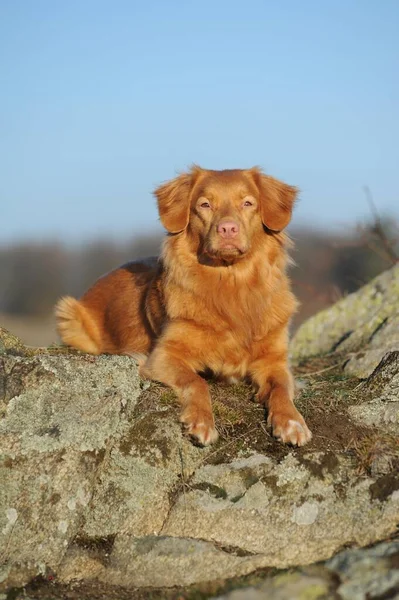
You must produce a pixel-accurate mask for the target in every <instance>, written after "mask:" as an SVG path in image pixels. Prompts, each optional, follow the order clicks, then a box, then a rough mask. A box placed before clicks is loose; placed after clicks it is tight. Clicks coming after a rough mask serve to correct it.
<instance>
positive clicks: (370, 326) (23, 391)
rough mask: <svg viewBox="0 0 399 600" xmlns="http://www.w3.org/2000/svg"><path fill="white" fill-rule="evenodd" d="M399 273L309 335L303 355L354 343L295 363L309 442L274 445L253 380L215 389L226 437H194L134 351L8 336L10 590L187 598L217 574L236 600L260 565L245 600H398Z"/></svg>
mask: <svg viewBox="0 0 399 600" xmlns="http://www.w3.org/2000/svg"><path fill="white" fill-rule="evenodd" d="M398 274H399V270H398V268H397V267H395V268H393V269H391V271H388V272H387V273H385V274H383V275H381V276H380V277H379V278H377V279H376V280H375V281H374V282H372V283H371V284H369V285H368V286H365V288H364V289H363V291H359V292H358V295H356V294H355V295H352V296H351V297H348V298H346V299H344V300H342V301H341V302H340V303H338V305H337V306H336V307H334V308H332V309H330V310H329V311H327V312H325V313H324V316H323V315H321V316H316V317H315V318H314V319H311V320H310V321H309V324H305V325H304V327H303V328H301V329H300V331H299V332H298V334H297V337H296V341H295V346H294V355H295V356H296V360H297V362H300V361H303V360H304V359H305V357H309V355H312V354H320V353H323V352H330V351H331V350H334V351H336V352H338V354H337V355H336V354H334V353H333V354H332V356H331V357H327V358H320V357H318V358H316V359H312V360H311V359H309V358H306V360H307V361H308V362H307V363H306V365H307V366H299V367H297V372H298V375H299V376H300V377H301V380H302V381H303V382H304V385H302V386H301V387H300V389H299V390H298V394H297V403H298V406H299V407H300V409H301V410H302V411H303V412H304V414H305V416H306V418H307V419H308V421H309V424H310V426H311V428H312V429H313V434H314V436H313V439H312V441H311V442H310V443H309V445H308V446H306V447H305V448H295V449H293V448H290V447H287V446H284V445H282V444H280V443H279V442H277V441H275V440H273V439H272V437H271V436H270V434H269V433H268V431H267V428H266V423H265V420H264V413H263V410H262V408H261V407H259V405H257V404H255V403H251V402H250V397H251V395H252V392H251V389H250V387H249V386H246V385H244V384H240V385H235V386H234V385H230V386H223V385H221V384H217V383H212V382H211V383H210V386H211V395H212V397H213V404H214V409H215V417H216V423H217V426H218V428H219V430H220V433H221V436H220V440H219V442H218V443H217V444H216V445H214V446H212V447H208V448H199V447H196V446H194V445H193V444H191V442H190V440H189V439H187V438H186V437H184V436H183V435H182V431H181V427H180V424H179V422H178V408H177V407H176V401H175V398H174V395H173V392H171V391H170V390H168V389H166V388H164V387H163V386H161V385H159V384H156V383H152V384H148V382H146V383H144V382H141V381H140V379H139V377H138V371H137V365H136V363H135V361H134V360H133V359H131V358H129V357H121V356H98V357H94V356H88V355H83V354H81V353H77V352H69V351H68V350H66V349H57V348H55V349H48V350H47V351H44V350H35V351H30V350H29V351H27V350H26V349H24V347H23V345H22V346H21V345H19V344H18V341H16V342H15V341H13V338H12V336H11V337H9V336H8V337H7V336H5V335H3V331H2V330H1V331H0V333H1V335H0V343H1V344H2V346H1V345H0V481H1V486H0V593H2V592H7V594H8V593H10V594H11V595H12V597H13V598H15V600H18V599H19V598H23V597H28V598H29V597H32V598H34V597H36V596H35V594H36V591H37V590H39V591H40V594H42V595H39V597H40V598H43V600H44V599H46V598H47V599H48V600H50V599H51V600H54V599H61V598H65V597H68V598H86V599H87V600H90V599H91V600H94V599H95V598H96V599H97V598H100V597H103V598H118V600H120V599H121V598H129V597H131V596H133V595H137V594H138V593H140V594H141V593H142V594H145V593H146V592H145V590H147V589H148V588H154V589H155V588H156V589H157V590H158V592H159V596H158V597H160V598H172V597H173V594H174V593H175V591H176V589H177V588H179V589H181V590H185V589H187V588H188V587H190V590H192V591H193V593H194V592H195V590H196V589H197V588H196V586H199V587H198V589H200V587H201V586H204V585H205V584H206V585H207V586H208V588H203V587H202V588H201V589H207V590H213V592H212V593H218V594H219V595H222V597H229V598H230V597H231V598H233V600H234V599H236V600H237V599H239V598H240V597H244V596H242V593H243V592H241V591H239V590H238V589H237V590H235V591H234V592H233V594H232V595H230V596H226V594H227V592H225V596H223V593H224V592H223V585H224V582H225V581H226V579H231V580H232V581H233V582H234V584H233V585H237V586H242V581H241V580H240V579H239V578H242V577H246V578H247V577H252V576H253V575H252V574H253V573H254V572H255V571H256V572H258V570H259V569H262V571H261V572H262V577H261V578H260V580H259V577H258V580H257V582H256V583H255V584H248V583H247V587H248V589H247V591H246V592H245V593H246V594H247V595H246V596H245V598H251V597H253V598H277V599H281V600H284V599H285V598H292V597H295V598H302V597H303V598H328V597H337V594H339V595H340V597H342V598H343V599H346V598H353V599H355V600H356V599H357V598H364V599H366V598H370V599H372V598H375V599H376V600H377V598H378V595H377V592H376V590H377V588H378V589H381V590H382V591H381V594H382V595H384V597H392V598H394V595H392V594H393V592H392V590H394V587H395V585H397V580H396V572H395V569H394V563H395V561H396V560H397V555H398V552H397V547H396V546H395V544H396V543H397V542H393V541H392V540H390V537H391V536H392V535H394V534H395V532H396V531H397V524H398V522H399V476H398V472H399V471H398V467H399V448H398V443H397V440H398V433H399V418H398V392H399V379H398V371H399V348H398V347H397V331H396V329H395V327H396V325H395V323H396V319H397V315H398V311H397V308H398V294H397V290H398V289H399V288H398V285H399V283H398V282H399V275H398ZM372 309H373V312H372V313H370V311H371V310H372ZM395 311H396V312H395ZM370 315H371V317H370ZM348 332H350V333H348ZM7 335H8V334H7ZM1 336H3V337H1ZM311 336H315V339H311ZM4 340H6V341H4ZM7 340H8V341H7ZM9 340H11V341H9ZM395 340H396V341H395ZM377 357H379V358H378V360H377ZM348 361H349V362H348ZM356 361H357V362H356ZM359 361H360V362H359ZM376 361H377V364H375V362H376ZM373 365H374V366H373ZM370 369H371V370H370ZM354 373H356V374H357V377H359V378H361V381H360V379H358V378H356V377H355V376H354ZM383 540H385V542H384V543H385V545H383V544H379V542H381V541H383ZM369 546H371V547H370V548H369ZM342 547H350V548H351V549H350V550H345V552H340V550H341V549H342ZM337 553H338V554H337ZM321 561H326V562H325V563H324V564H321ZM373 561H374V562H373ZM374 563H375V564H376V565H377V566H376V570H375V573H374V574H373V569H372V568H370V565H371V564H374ZM395 564H396V563H395ZM367 565H368V566H367ZM287 568H289V569H290V570H289V572H285V571H282V569H287ZM277 569H279V571H277ZM263 570H264V571H263ZM49 577H50V580H51V582H52V583H51V585H52V587H51V588H49V587H48V586H49V585H50V584H49V583H48V581H49ZM254 577H255V576H254ZM38 578H39V579H38ZM40 578H41V579H40ZM237 578H238V579H237ZM215 582H219V584H218V587H217V588H216V587H215V585H216V584H215ZM46 586H47V587H46ZM361 586H363V587H361ZM218 590H219V591H218ZM158 592H157V593H158ZM195 593H196V592H195ZM209 593H210V592H209ZM46 594H47V595H46ZM240 594H241V596H240ZM362 594H363V595H362ZM10 597H11V596H10ZM138 597H139V598H141V597H145V596H140V595H139V596H138ZM380 597H382V596H380Z"/></svg>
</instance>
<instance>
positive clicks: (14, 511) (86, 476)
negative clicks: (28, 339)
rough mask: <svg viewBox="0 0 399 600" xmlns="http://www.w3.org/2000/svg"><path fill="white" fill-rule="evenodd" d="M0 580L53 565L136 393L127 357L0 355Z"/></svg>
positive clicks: (19, 580)
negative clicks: (24, 356) (25, 356)
mask: <svg viewBox="0 0 399 600" xmlns="http://www.w3.org/2000/svg"><path fill="white" fill-rule="evenodd" d="M0 381H1V386H0V394H1V395H0V402H1V404H0V406H1V407H2V409H1V419H0V440H1V443H0V448H1V454H0V481H1V482H2V485H1V487H0V548H1V549H2V550H1V555H0V556H1V560H0V565H1V567H0V581H5V580H7V582H8V585H10V584H12V585H17V584H18V585H21V584H23V583H25V582H26V581H28V580H29V579H30V578H31V577H32V576H34V575H37V574H39V573H44V572H45V571H46V569H49V568H50V569H54V570H55V569H56V568H57V567H58V565H59V563H60V560H61V559H62V557H63V555H64V554H65V551H66V548H67V547H68V544H69V543H70V541H71V539H73V537H74V536H75V535H76V533H77V532H78V530H79V526H80V524H81V521H82V518H84V515H85V513H86V512H88V511H90V506H89V504H90V501H91V498H92V495H93V486H94V483H95V481H96V478H97V469H98V468H99V465H100V464H101V462H102V460H103V459H104V456H105V454H106V453H107V452H109V451H110V440H112V442H111V445H112V444H113V442H114V440H118V439H120V438H121V437H122V436H123V434H124V433H125V432H126V431H127V430H128V427H129V418H130V417H131V414H132V410H133V408H134V406H135V404H136V402H137V398H138V396H139V393H140V384H139V379H138V376H137V367H136V366H135V363H134V362H133V361H132V360H131V359H129V358H126V357H113V358H112V359H109V358H107V357H104V356H103V357H98V358H93V357H81V358H79V357H68V359H67V360H65V358H64V357H63V356H41V357H34V358H23V357H14V356H5V357H3V358H1V359H0Z"/></svg>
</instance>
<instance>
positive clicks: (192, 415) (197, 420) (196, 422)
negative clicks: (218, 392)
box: [180, 406, 219, 446]
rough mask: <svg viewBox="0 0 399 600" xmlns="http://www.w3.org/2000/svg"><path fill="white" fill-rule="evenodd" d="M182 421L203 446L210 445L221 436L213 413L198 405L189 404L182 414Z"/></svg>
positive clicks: (190, 434) (188, 431)
mask: <svg viewBox="0 0 399 600" xmlns="http://www.w3.org/2000/svg"><path fill="white" fill-rule="evenodd" d="M180 421H181V422H182V423H183V425H184V428H185V430H186V432H187V434H188V435H189V436H190V437H192V438H194V440H195V441H196V442H199V443H200V444H201V446H209V444H213V442H216V440H217V439H218V437H219V434H218V432H217V431H216V428H215V422H214V420H213V415H212V413H209V412H207V411H204V410H201V409H200V408H198V407H197V406H187V408H185V410H184V411H183V412H182V414H181V416H180Z"/></svg>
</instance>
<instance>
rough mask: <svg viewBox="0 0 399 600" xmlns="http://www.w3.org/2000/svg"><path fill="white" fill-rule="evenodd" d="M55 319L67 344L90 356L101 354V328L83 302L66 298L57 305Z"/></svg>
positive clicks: (59, 331) (69, 297)
mask: <svg viewBox="0 0 399 600" xmlns="http://www.w3.org/2000/svg"><path fill="white" fill-rule="evenodd" d="M55 318H56V321H57V330H58V333H59V335H60V337H61V339H62V341H63V342H64V343H65V344H67V345H68V346H73V347H74V348H77V349H78V350H82V351H83V352H88V353H89V354H100V353H101V351H102V344H101V333H100V330H99V327H98V325H97V323H96V321H95V319H94V318H93V316H92V315H91V314H90V312H89V310H88V309H87V308H86V307H85V306H84V305H83V304H82V302H81V301H79V300H76V299H75V298H72V297H71V296H64V297H63V298H61V299H60V300H59V301H58V302H57V304H56V307H55Z"/></svg>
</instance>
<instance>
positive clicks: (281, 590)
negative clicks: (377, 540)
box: [218, 541, 399, 600]
mask: <svg viewBox="0 0 399 600" xmlns="http://www.w3.org/2000/svg"><path fill="white" fill-rule="evenodd" d="M398 559H399V542H398V541H396V542H395V541H393V542H386V543H382V544H377V545H376V546H374V547H372V548H367V549H364V550H345V551H343V552H340V553H339V554H337V555H336V556H335V557H334V558H332V559H331V560H329V561H327V562H326V563H325V564H324V565H323V566H321V565H319V566H317V567H310V568H305V569H299V570H297V571H294V572H293V573H292V572H291V573H282V574H279V575H276V576H275V577H267V578H266V579H265V580H264V581H262V583H260V584H257V585H253V586H248V587H242V588H241V589H239V590H235V591H233V592H230V593H227V594H224V595H222V596H218V600H292V599H294V598H295V599H300V598H301V599H303V600H306V599H309V600H317V599H320V600H325V599H327V598H341V599H342V600H380V599H381V598H390V599H392V600H395V599H396V600H397V599H398V598H399V569H398V568H397V565H398Z"/></svg>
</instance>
